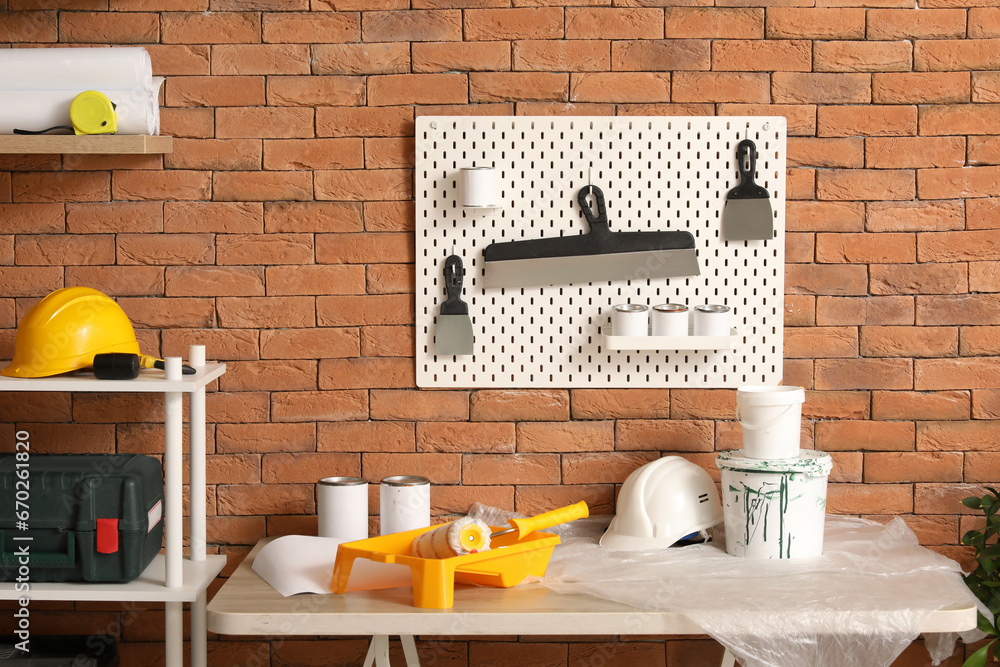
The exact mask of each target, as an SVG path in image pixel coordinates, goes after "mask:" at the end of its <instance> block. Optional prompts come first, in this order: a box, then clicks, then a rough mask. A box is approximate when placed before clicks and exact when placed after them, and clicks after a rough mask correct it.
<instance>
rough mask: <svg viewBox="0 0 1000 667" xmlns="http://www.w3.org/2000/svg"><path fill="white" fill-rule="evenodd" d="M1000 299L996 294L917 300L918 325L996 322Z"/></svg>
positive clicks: (930, 297) (920, 298)
mask: <svg viewBox="0 0 1000 667" xmlns="http://www.w3.org/2000/svg"><path fill="white" fill-rule="evenodd" d="M998 308H1000V297H998V296H997V295H995V294H961V295H954V296H950V295H949V296H926V297H918V298H917V317H916V322H917V324H935V325H943V324H972V325H975V324H982V323H983V322H995V321H996V316H997V315H998V314H1000V313H998Z"/></svg>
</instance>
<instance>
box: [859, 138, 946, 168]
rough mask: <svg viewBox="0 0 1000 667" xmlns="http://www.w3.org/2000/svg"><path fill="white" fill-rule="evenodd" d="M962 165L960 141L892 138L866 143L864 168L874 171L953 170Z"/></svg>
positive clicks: (872, 139) (875, 139)
mask: <svg viewBox="0 0 1000 667" xmlns="http://www.w3.org/2000/svg"><path fill="white" fill-rule="evenodd" d="M963 164H965V140H964V139H963V138H961V137H893V138H870V139H866V140H865V166H867V167H869V168H875V169H906V168H910V169H913V168H919V167H955V166H959V165H963Z"/></svg>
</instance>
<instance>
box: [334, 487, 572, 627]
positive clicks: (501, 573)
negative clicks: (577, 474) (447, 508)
mask: <svg viewBox="0 0 1000 667" xmlns="http://www.w3.org/2000/svg"><path fill="white" fill-rule="evenodd" d="M587 513H588V510H587V505H586V503H583V502H580V503H577V504H575V505H570V506H568V507H562V508H560V509H557V510H553V511H551V512H546V513H545V514H539V515H538V516H535V517H530V518H528V519H511V521H510V523H511V525H512V526H513V527H514V530H513V531H511V532H509V533H507V534H505V535H497V536H495V537H494V538H493V539H492V541H491V546H490V549H489V550H488V551H480V552H479V553H471V554H465V555H462V556H452V557H450V558H418V557H417V556H411V555H410V545H411V544H412V543H413V540H415V539H417V537H419V536H420V535H421V534H423V533H425V532H427V531H429V530H434V529H436V528H440V527H441V526H440V525H436V526H428V527H426V528H417V529H415V530H408V531H405V532H402V533H392V534H391V535H382V536H381V537H370V538H368V539H367V540H358V541H356V542H345V543H344V544H341V545H340V546H338V547H337V561H336V564H335V565H334V567H333V581H332V582H331V585H330V590H332V591H333V592H334V593H343V592H345V591H346V590H347V582H348V581H349V580H350V578H351V567H352V566H353V565H354V561H355V560H356V559H358V558H366V559H368V560H370V561H373V562H376V563H396V564H399V565H406V566H408V567H409V568H410V573H411V574H412V576H413V606H415V607H421V608H423V609H450V608H451V607H452V606H453V605H454V603H455V582H456V581H458V582H460V583H464V584H478V585H480V586H495V587H497V588H510V587H511V586H516V585H517V584H519V583H521V581H523V580H524V578H525V577H527V576H529V575H534V576H537V577H540V576H542V575H544V574H545V568H546V567H548V564H549V558H551V557H552V550H553V549H554V548H555V546H556V545H557V544H559V542H560V539H559V536H558V535H553V534H551V533H540V532H536V531H537V530H538V529H539V528H547V527H549V526H555V525H558V524H560V523H564V522H565V521H571V520H573V519H578V518H583V517H586V516H587ZM506 528H507V527H506V526H504V527H497V526H491V529H492V530H493V532H494V533H496V532H499V531H501V530H505V529H506Z"/></svg>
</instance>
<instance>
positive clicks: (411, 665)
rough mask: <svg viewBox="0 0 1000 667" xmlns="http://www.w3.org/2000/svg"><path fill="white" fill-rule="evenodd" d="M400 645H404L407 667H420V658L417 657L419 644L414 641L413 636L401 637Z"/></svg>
mask: <svg viewBox="0 0 1000 667" xmlns="http://www.w3.org/2000/svg"><path fill="white" fill-rule="evenodd" d="M399 643H400V644H402V645H403V656H404V657H405V658H406V667H420V656H419V655H417V644H416V642H414V641H413V635H400V636H399Z"/></svg>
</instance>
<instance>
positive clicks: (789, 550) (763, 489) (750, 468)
mask: <svg viewBox="0 0 1000 667" xmlns="http://www.w3.org/2000/svg"><path fill="white" fill-rule="evenodd" d="M715 462H716V464H717V465H718V466H719V470H720V471H722V512H723V515H724V517H725V523H726V551H727V552H728V553H729V554H731V555H733V556H741V557H743V558H754V559H779V558H781V559H789V558H813V557H815V556H819V555H821V554H822V553H823V524H824V521H825V519H826V480H827V477H829V475H830V471H831V470H832V469H833V460H832V459H831V458H830V455H829V454H826V453H823V452H814V451H810V450H805V449H803V450H799V456H798V457H797V458H788V459H756V458H750V457H748V456H746V455H745V453H744V451H743V450H734V451H729V452H723V453H722V454H719V456H718V457H717V458H716V459H715Z"/></svg>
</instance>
